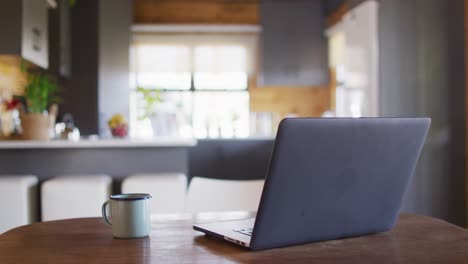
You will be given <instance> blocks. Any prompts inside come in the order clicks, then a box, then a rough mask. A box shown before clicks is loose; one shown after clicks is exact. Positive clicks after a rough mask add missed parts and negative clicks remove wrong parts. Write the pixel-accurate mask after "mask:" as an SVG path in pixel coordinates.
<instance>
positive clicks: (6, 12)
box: [0, 0, 49, 69]
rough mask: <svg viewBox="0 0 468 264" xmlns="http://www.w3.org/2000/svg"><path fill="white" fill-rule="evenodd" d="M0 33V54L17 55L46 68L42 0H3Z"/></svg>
mask: <svg viewBox="0 0 468 264" xmlns="http://www.w3.org/2000/svg"><path fill="white" fill-rule="evenodd" d="M0 32H2V41H1V42H2V43H1V44H0V54H8V55H18V56H21V57H23V58H24V59H26V60H28V61H30V62H32V63H34V64H36V65H38V66H40V67H42V68H45V69H47V68H48V67H49V59H48V56H49V55H48V54H49V48H48V27H47V3H46V1H45V0H22V1H18V0H5V1H2V8H0Z"/></svg>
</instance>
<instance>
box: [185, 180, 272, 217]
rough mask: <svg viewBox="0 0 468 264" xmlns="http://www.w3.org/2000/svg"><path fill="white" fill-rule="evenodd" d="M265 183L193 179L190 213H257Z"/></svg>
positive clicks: (190, 192) (189, 201)
mask: <svg viewBox="0 0 468 264" xmlns="http://www.w3.org/2000/svg"><path fill="white" fill-rule="evenodd" d="M264 182H265V181H264V180H223V179H209V178H203V177H193V178H192V180H191V181H190V185H189V188H188V194H187V207H188V211H189V212H191V213H197V212H216V211H257V209H258V204H259V203H260V197H261V195H262V190H263V184H264Z"/></svg>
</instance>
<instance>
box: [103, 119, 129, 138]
mask: <svg viewBox="0 0 468 264" xmlns="http://www.w3.org/2000/svg"><path fill="white" fill-rule="evenodd" d="M107 125H108V126H109V129H110V131H111V133H112V136H113V137H117V138H125V137H127V135H128V122H127V120H126V119H125V117H124V116H123V115H121V114H115V115H113V116H112V117H111V119H109V121H107Z"/></svg>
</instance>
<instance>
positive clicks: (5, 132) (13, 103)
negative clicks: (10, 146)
mask: <svg viewBox="0 0 468 264" xmlns="http://www.w3.org/2000/svg"><path fill="white" fill-rule="evenodd" d="M20 106H21V101H20V100H19V99H17V98H11V99H10V100H5V99H4V100H3V101H2V102H1V103H0V128H1V129H0V136H3V137H7V138H8V137H10V136H14V135H18V134H19V132H20V129H19V123H20V122H19V113H18V109H19V108H20Z"/></svg>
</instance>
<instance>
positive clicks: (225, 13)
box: [133, 0, 259, 25]
mask: <svg viewBox="0 0 468 264" xmlns="http://www.w3.org/2000/svg"><path fill="white" fill-rule="evenodd" d="M133 3H134V6H133V7H134V8H133V12H134V16H133V19H134V23H136V24H151V23H158V24H252V25H256V24H258V23H259V17H258V1H213V0H211V1H210V0H205V1H200V0H197V1H193V0H191V1H187V0H179V1H176V0H172V1H170V0H134V2H133Z"/></svg>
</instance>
